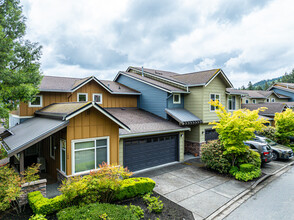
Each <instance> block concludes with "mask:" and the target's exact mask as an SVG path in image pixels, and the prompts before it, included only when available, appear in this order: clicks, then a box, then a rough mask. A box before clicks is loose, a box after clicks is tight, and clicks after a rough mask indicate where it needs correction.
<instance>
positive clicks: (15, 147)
mask: <svg viewBox="0 0 294 220" xmlns="http://www.w3.org/2000/svg"><path fill="white" fill-rule="evenodd" d="M39 90H40V93H39V94H38V95H37V96H36V97H35V99H34V100H33V101H32V102H29V103H21V104H20V105H19V108H18V109H17V110H16V111H13V112H11V115H10V125H11V126H10V128H9V129H8V130H6V131H5V132H4V133H2V134H1V135H0V138H1V140H2V141H1V144H2V146H3V147H4V148H5V149H6V151H7V153H8V156H9V157H10V161H11V163H12V164H14V165H15V166H16V167H17V168H18V169H19V171H22V170H24V168H25V167H26V166H28V165H30V164H32V163H36V162H39V163H41V164H42V165H41V169H42V171H45V172H46V173H48V174H49V175H50V176H51V177H53V178H55V179H57V178H58V179H63V178H67V177H69V176H73V175H80V174H85V173H89V172H90V170H93V169H96V168H98V167H99V164H101V163H102V162H106V163H108V164H110V163H111V164H121V165H123V166H127V167H128V168H129V169H130V170H131V171H136V170H141V169H145V168H149V167H152V166H156V165H161V164H165V163H170V162H174V161H182V160H183V159H184V132H185V131H188V130H190V128H187V127H182V126H179V125H178V124H176V123H173V122H170V121H167V120H165V119H163V118H161V117H159V116H156V115H154V114H152V113H149V112H147V111H144V110H142V109H139V108H138V102H139V101H138V100H140V97H141V95H142V93H141V92H138V91H136V90H134V89H131V88H129V87H127V86H125V85H123V84H121V83H118V82H113V81H107V80H98V79H97V78H95V77H93V76H92V77H87V78H83V79H80V78H69V77H54V76H44V78H43V80H42V83H41V85H40V88H39Z"/></svg>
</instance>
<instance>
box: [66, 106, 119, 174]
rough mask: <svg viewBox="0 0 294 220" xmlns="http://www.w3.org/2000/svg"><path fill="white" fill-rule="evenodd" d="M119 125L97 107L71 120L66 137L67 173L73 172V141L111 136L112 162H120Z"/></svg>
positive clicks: (110, 150)
mask: <svg viewBox="0 0 294 220" xmlns="http://www.w3.org/2000/svg"><path fill="white" fill-rule="evenodd" d="M118 132H119V126H118V125H117V124H116V123H114V122H113V121H112V120H110V119H109V118H108V117H106V116H105V115H103V114H102V113H100V112H99V111H97V110H96V109H95V108H90V109H89V110H87V111H85V112H82V113H81V114H79V115H77V116H75V117H74V118H72V119H70V120H69V124H68V126H67V138H66V159H67V160H66V174H67V175H71V174H72V146H71V144H72V143H71V141H72V140H76V139H87V138H96V137H109V152H110V163H111V164H118V162H119V133H118Z"/></svg>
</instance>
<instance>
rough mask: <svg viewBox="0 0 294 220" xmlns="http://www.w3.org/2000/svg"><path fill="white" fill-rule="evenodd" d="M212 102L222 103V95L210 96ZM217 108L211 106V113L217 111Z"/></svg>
mask: <svg viewBox="0 0 294 220" xmlns="http://www.w3.org/2000/svg"><path fill="white" fill-rule="evenodd" d="M210 100H212V101H216V100H218V101H220V95H219V94H210ZM216 109H217V108H216V107H215V106H212V105H211V106H210V111H215V110H216Z"/></svg>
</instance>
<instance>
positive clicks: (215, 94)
mask: <svg viewBox="0 0 294 220" xmlns="http://www.w3.org/2000/svg"><path fill="white" fill-rule="evenodd" d="M211 95H214V96H215V97H214V99H215V98H216V96H217V95H218V97H219V99H218V101H219V103H220V102H221V95H220V93H210V94H209V101H211V100H212V99H211ZM214 101H215V100H214ZM216 110H217V109H216V107H215V106H214V110H211V105H209V111H210V112H215V111H216Z"/></svg>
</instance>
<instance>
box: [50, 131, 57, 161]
mask: <svg viewBox="0 0 294 220" xmlns="http://www.w3.org/2000/svg"><path fill="white" fill-rule="evenodd" d="M52 138H53V137H52V136H50V137H49V151H50V157H51V158H52V159H53V160H55V155H56V154H55V150H56V146H53V147H54V155H53V152H52V147H51V145H52Z"/></svg>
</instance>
